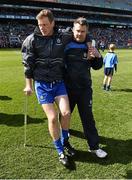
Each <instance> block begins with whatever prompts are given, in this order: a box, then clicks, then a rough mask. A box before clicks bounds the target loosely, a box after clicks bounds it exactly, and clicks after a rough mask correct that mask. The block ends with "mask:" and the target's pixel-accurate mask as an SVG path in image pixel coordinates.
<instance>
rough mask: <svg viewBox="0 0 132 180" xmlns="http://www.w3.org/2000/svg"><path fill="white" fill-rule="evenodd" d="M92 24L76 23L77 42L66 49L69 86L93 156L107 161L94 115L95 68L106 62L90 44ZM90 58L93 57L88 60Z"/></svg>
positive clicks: (69, 95)
mask: <svg viewBox="0 0 132 180" xmlns="http://www.w3.org/2000/svg"><path fill="white" fill-rule="evenodd" d="M87 31H88V24H87V20H86V19H85V18H78V19H76V20H75V21H74V25H73V34H74V39H73V41H71V42H70V43H69V44H67V46H66V48H65V62H66V73H65V84H66V87H67V92H68V97H69V101H70V108H71V112H73V110H74V107H75V105H76V104H77V107H78V111H79V114H80V117H81V121H82V125H83V129H84V134H85V137H86V139H87V142H88V145H89V147H90V150H89V151H90V152H92V153H95V154H96V156H97V157H99V158H105V157H106V156H107V153H106V152H105V151H103V150H102V149H100V148H99V136H98V132H97V129H96V127H95V121H94V117H93V113H92V87H91V86H92V82H91V73H90V69H91V67H92V68H93V69H95V70H97V69H100V68H101V67H102V65H103V59H102V57H101V55H100V53H99V52H98V51H97V49H96V48H95V47H92V46H91V43H90V42H89V43H86V36H87ZM87 44H88V46H89V49H88V46H87ZM87 54H88V56H89V57H87Z"/></svg>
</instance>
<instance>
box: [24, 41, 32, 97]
mask: <svg viewBox="0 0 132 180" xmlns="http://www.w3.org/2000/svg"><path fill="white" fill-rule="evenodd" d="M21 51H22V63H23V65H24V74H25V88H24V92H25V94H26V95H31V94H32V92H33V88H32V78H33V69H34V59H35V54H34V51H33V44H32V38H31V37H28V38H26V40H25V41H24V42H23V44H22V49H21Z"/></svg>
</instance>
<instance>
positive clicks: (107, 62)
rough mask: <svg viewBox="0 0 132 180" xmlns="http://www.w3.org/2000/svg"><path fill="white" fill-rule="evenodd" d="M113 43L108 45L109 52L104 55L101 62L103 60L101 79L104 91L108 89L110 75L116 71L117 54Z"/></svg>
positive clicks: (110, 79) (110, 80)
mask: <svg viewBox="0 0 132 180" xmlns="http://www.w3.org/2000/svg"><path fill="white" fill-rule="evenodd" d="M114 50H115V44H110V45H109V52H108V53H107V54H106V55H105V57H104V59H103V62H104V74H105V77H104V80H103V89H104V90H106V91H109V90H110V86H111V82H112V77H113V73H114V69H115V71H117V63H118V59H117V55H116V54H115V53H114Z"/></svg>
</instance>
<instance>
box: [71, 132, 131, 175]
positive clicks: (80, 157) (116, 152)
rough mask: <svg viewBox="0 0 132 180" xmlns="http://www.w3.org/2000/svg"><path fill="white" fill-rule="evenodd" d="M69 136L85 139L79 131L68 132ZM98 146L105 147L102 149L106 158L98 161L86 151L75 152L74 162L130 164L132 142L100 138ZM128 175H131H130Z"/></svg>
mask: <svg viewBox="0 0 132 180" xmlns="http://www.w3.org/2000/svg"><path fill="white" fill-rule="evenodd" d="M70 134H71V135H73V136H76V137H78V138H81V139H85V137H84V135H83V133H82V132H80V131H76V130H70ZM80 143H81V140H80ZM100 144H103V145H105V147H104V148H103V149H104V150H105V151H106V152H107V153H108V157H107V158H105V159H99V158H97V157H96V156H95V155H94V154H91V153H90V152H88V151H82V150H76V152H77V153H76V157H75V160H76V161H80V162H92V163H99V164H102V165H108V164H115V163H121V164H128V163H130V162H132V156H131V148H132V140H120V139H116V138H107V137H103V136H100ZM75 149H76V147H75ZM129 174H130V175H131V173H129ZM129 174H128V176H129Z"/></svg>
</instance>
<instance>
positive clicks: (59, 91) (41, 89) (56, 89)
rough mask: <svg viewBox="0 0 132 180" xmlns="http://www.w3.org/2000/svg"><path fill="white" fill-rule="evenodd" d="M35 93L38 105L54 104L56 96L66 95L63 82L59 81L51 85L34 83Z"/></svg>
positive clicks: (40, 82)
mask: <svg viewBox="0 0 132 180" xmlns="http://www.w3.org/2000/svg"><path fill="white" fill-rule="evenodd" d="M35 92H36V95H37V98H38V101H39V103H40V104H49V103H54V101H55V98H56V97H57V96H61V95H67V91H66V88H65V85H64V82H63V81H61V80H58V81H53V82H51V83H49V82H44V81H35Z"/></svg>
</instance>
